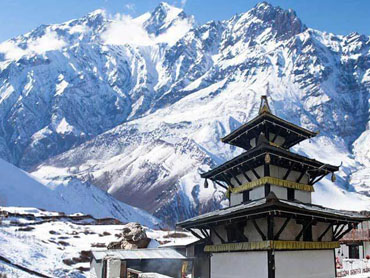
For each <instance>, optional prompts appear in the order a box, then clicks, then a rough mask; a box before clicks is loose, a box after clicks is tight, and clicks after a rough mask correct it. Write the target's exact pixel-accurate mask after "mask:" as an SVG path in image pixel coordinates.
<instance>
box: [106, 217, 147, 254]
mask: <svg viewBox="0 0 370 278" xmlns="http://www.w3.org/2000/svg"><path fill="white" fill-rule="evenodd" d="M149 242H150V238H148V236H147V235H146V233H145V230H144V227H143V226H141V225H140V224H139V223H128V224H126V225H125V226H124V227H123V229H122V238H121V239H120V241H116V242H111V243H109V244H108V246H107V248H108V249H126V250H130V249H140V248H146V247H147V246H148V244H149Z"/></svg>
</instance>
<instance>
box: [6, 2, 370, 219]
mask: <svg viewBox="0 0 370 278" xmlns="http://www.w3.org/2000/svg"><path fill="white" fill-rule="evenodd" d="M130 30H134V31H130ZM51 39H52V40H51ZM50 41H53V43H52V44H50V43H48V44H47V47H45V46H44V45H45V44H46V42H50ZM45 49H46V50H45ZM369 49H370V40H369V37H367V36H363V35H359V34H356V33H353V34H350V35H348V36H338V35H334V34H330V33H325V32H320V31H317V30H313V29H310V28H307V27H306V26H305V25H304V24H303V23H302V22H301V20H300V19H299V18H298V17H297V15H296V14H295V12H294V11H292V10H283V9H281V8H279V7H273V6H272V5H270V4H267V3H261V4H258V5H256V6H255V7H254V8H253V9H252V10H250V11H248V12H246V13H243V14H239V15H236V16H234V17H232V18H231V19H229V20H225V21H221V22H219V21H211V22H208V23H206V24H204V25H200V26H199V25H196V24H195V21H194V19H193V18H192V17H190V16H188V15H186V14H185V13H184V12H183V11H182V10H180V9H178V8H175V7H171V6H170V5H168V4H165V3H162V4H161V5H159V6H158V7H157V8H156V9H155V10H154V11H153V12H151V13H147V14H144V15H142V16H140V17H138V18H135V19H132V18H129V17H127V16H120V17H115V18H110V17H109V16H107V15H106V14H105V13H104V12H103V11H96V12H94V13H91V14H89V15H87V16H86V17H84V18H81V19H78V20H73V21H69V22H66V23H64V24H59V25H50V26H41V27H39V28H38V29H36V30H34V31H32V32H30V33H28V34H26V35H24V36H20V37H17V38H15V39H13V40H10V41H7V42H4V43H2V44H1V45H0V69H1V73H0V96H1V98H0V106H1V109H0V118H1V119H2V122H1V128H0V155H1V157H2V158H5V159H6V160H8V161H10V162H12V163H14V164H16V165H18V166H21V167H22V168H24V169H27V170H29V171H32V172H33V174H35V175H36V176H38V177H40V178H42V179H44V180H47V181H53V182H54V183H55V182H58V181H60V180H63V179H67V178H71V177H74V178H78V179H79V180H81V181H83V182H86V181H88V182H90V183H92V184H94V185H96V186H98V187H100V188H102V189H104V190H106V191H108V192H109V193H111V194H112V195H113V196H115V197H116V198H118V199H119V200H122V201H125V202H127V203H129V204H132V205H136V206H139V207H142V208H145V209H146V210H148V211H150V212H153V213H154V214H155V215H157V216H159V217H161V218H162V219H165V220H166V221H167V222H169V223H174V222H176V221H177V220H182V219H184V218H187V217H190V216H193V215H195V214H198V213H199V212H203V211H206V210H211V209H214V208H217V207H219V206H220V201H221V200H223V193H222V192H220V191H218V189H215V188H212V187H211V188H208V189H204V188H202V186H201V182H202V181H201V180H200V178H199V172H201V171H206V170H207V169H209V168H210V167H214V166H215V165H217V164H219V163H222V162H224V161H225V160H227V159H230V158H231V157H233V156H234V155H236V154H238V153H240V150H238V149H235V148H233V147H229V146H224V145H223V144H221V143H220V140H219V139H220V138H221V137H222V136H224V135H225V134H226V133H228V132H230V131H231V130H233V129H235V128H236V127H237V126H239V125H240V124H242V123H243V122H245V121H247V120H248V119H251V118H252V117H253V116H254V115H255V114H256V113H257V108H258V104H259V99H260V96H261V95H262V94H266V92H268V93H269V98H270V104H271V106H272V108H273V110H274V112H275V113H276V114H277V115H279V116H281V117H283V118H285V119H286V120H289V121H292V122H294V123H296V124H299V125H302V126H304V127H306V128H309V129H312V130H316V131H320V136H319V137H318V138H316V139H314V140H312V142H311V143H310V142H304V143H301V145H299V146H297V147H296V148H295V151H297V152H301V153H305V154H307V155H309V156H311V157H315V158H317V159H321V160H324V161H327V162H330V163H333V164H338V165H339V164H340V163H341V162H343V166H342V168H341V171H340V173H339V179H338V181H337V183H336V184H335V185H333V184H331V183H329V182H328V181H326V180H323V181H322V182H321V184H320V185H318V186H317V190H316V193H315V195H314V200H316V201H317V202H325V203H324V204H327V205H330V206H334V207H346V205H347V207H346V208H348V209H351V208H365V207H366V206H367V202H368V199H367V197H366V195H369V193H368V192H369V185H370V184H369V178H368V176H369V170H368V169H369V165H370V163H369V152H368V145H369V144H368V143H369V140H368V128H369V99H370V97H369V93H370V70H369V68H370V58H369V57H370V52H369ZM356 192H358V193H360V194H358V193H356Z"/></svg>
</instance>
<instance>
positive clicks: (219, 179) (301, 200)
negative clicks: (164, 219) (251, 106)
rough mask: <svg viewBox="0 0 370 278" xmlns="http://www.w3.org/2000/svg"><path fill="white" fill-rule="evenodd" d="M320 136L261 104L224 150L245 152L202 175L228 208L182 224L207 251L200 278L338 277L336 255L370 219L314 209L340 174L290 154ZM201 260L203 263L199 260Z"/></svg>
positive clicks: (335, 168)
mask: <svg viewBox="0 0 370 278" xmlns="http://www.w3.org/2000/svg"><path fill="white" fill-rule="evenodd" d="M316 135H317V133H315V132H312V131H310V130H307V129H304V128H302V127H299V126H297V125H295V124H292V123H290V122H287V121H285V120H283V119H281V118H279V117H277V116H276V115H274V114H273V113H272V112H271V109H270V107H269V104H268V101H267V98H266V97H265V96H263V97H262V99H261V106H260V109H259V113H258V115H257V116H256V117H255V118H254V119H252V120H251V121H249V122H248V123H246V124H244V125H242V126H240V127H239V128H238V129H236V130H234V131H233V132H231V133H230V134H229V135H227V136H225V137H224V138H222V142H224V143H227V144H231V145H234V146H237V147H240V148H243V149H244V150H245V152H243V153H242V154H241V155H239V156H237V157H235V158H233V159H232V160H230V161H227V162H226V163H224V164H222V165H220V166H218V167H216V168H215V169H212V170H211V171H209V172H206V173H203V174H202V175H201V176H202V178H204V179H205V187H207V186H208V183H209V182H213V183H214V184H215V185H216V186H220V187H223V188H225V190H226V192H227V197H228V198H229V204H230V205H229V207H227V208H224V209H221V210H217V211H213V212H210V213H206V214H203V215H200V216H197V217H194V218H191V219H188V220H186V221H183V222H180V223H178V226H180V227H182V228H184V229H186V230H188V231H190V232H191V233H193V234H194V235H195V236H197V237H198V238H200V239H201V241H202V242H203V243H204V248H203V252H204V253H205V254H207V258H208V259H207V260H208V261H207V264H208V265H209V273H207V275H203V276H202V277H212V278H221V277H222V278H227V277H233V278H238V277H266V278H267V277H268V278H273V277H279V278H280V277H284V278H287V277H322V278H324V277H325V278H326V277H335V276H336V270H335V251H334V250H335V248H338V247H339V241H340V239H341V238H343V236H344V235H345V234H346V233H348V232H349V231H351V230H352V229H353V228H355V227H356V226H357V225H358V224H359V223H360V222H362V221H364V220H366V219H368V217H367V216H365V215H363V214H361V213H357V212H351V211H342V210H334V209H329V208H325V207H322V206H318V205H313V204H312V202H311V194H312V192H313V191H314V185H315V183H317V182H318V181H320V180H321V179H322V178H324V177H325V176H326V175H331V179H332V181H333V182H334V181H335V172H336V171H338V169H339V167H338V166H335V165H329V164H325V163H322V162H320V161H317V160H315V159H311V158H308V157H305V156H302V155H299V154H296V153H293V152H291V151H290V150H289V149H290V148H291V147H293V146H294V145H296V144H297V143H299V142H301V141H303V140H306V139H309V138H312V137H314V136H316ZM202 258H203V259H204V256H203V257H202Z"/></svg>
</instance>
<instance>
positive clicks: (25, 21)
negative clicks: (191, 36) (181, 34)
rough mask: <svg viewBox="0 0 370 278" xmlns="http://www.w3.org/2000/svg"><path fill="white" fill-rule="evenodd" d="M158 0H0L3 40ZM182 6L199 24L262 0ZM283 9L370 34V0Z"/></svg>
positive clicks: (326, 26) (309, 2) (306, 0)
mask: <svg viewBox="0 0 370 278" xmlns="http://www.w3.org/2000/svg"><path fill="white" fill-rule="evenodd" d="M159 2H161V1H156V0H139V1H132V0H131V1H130V0H129V1H124V0H62V1H60V0H0V41H4V40H6V39H9V38H12V37H14V36H17V35H19V34H23V33H26V32H28V31H30V30H32V29H34V28H35V27H37V26H39V25H41V24H51V23H61V22H64V21H67V20H70V19H74V18H78V17H81V16H83V15H85V14H87V13H88V12H90V11H93V10H96V9H98V8H103V9H106V10H107V11H108V12H109V13H112V14H115V13H117V12H119V13H128V14H131V15H133V16H135V15H139V14H142V13H144V12H146V11H149V10H152V9H153V8H155V7H156V5H158V3H159ZM167 2H168V3H170V4H174V5H176V6H183V8H184V10H185V12H186V13H188V14H192V15H194V16H195V18H196V20H197V21H198V22H199V23H204V22H207V21H209V20H212V19H218V20H222V19H228V18H230V17H231V16H233V15H234V14H237V13H241V12H245V11H247V10H249V9H250V8H252V7H253V6H254V5H255V4H256V3H258V2H261V1H254V0H253V1H252V0H232V1H225V0H187V1H186V0H168V1H167ZM268 2H269V3H271V4H273V5H278V6H280V7H282V8H292V9H294V10H295V11H296V12H297V14H298V16H299V17H300V18H301V20H302V21H303V22H304V23H305V24H306V25H307V26H308V27H311V28H315V29H319V30H322V31H328V32H333V33H336V34H349V33H350V32H352V31H356V32H359V33H362V34H367V35H370V27H369V26H370V0H270V1H268Z"/></svg>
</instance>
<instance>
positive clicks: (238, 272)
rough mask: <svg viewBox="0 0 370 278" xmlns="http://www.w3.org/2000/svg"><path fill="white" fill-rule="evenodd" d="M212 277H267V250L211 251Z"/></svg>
mask: <svg viewBox="0 0 370 278" xmlns="http://www.w3.org/2000/svg"><path fill="white" fill-rule="evenodd" d="M211 277H212V278H257V277H258V278H267V277H268V265H267V251H252V252H228V253H213V254H212V256H211Z"/></svg>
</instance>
